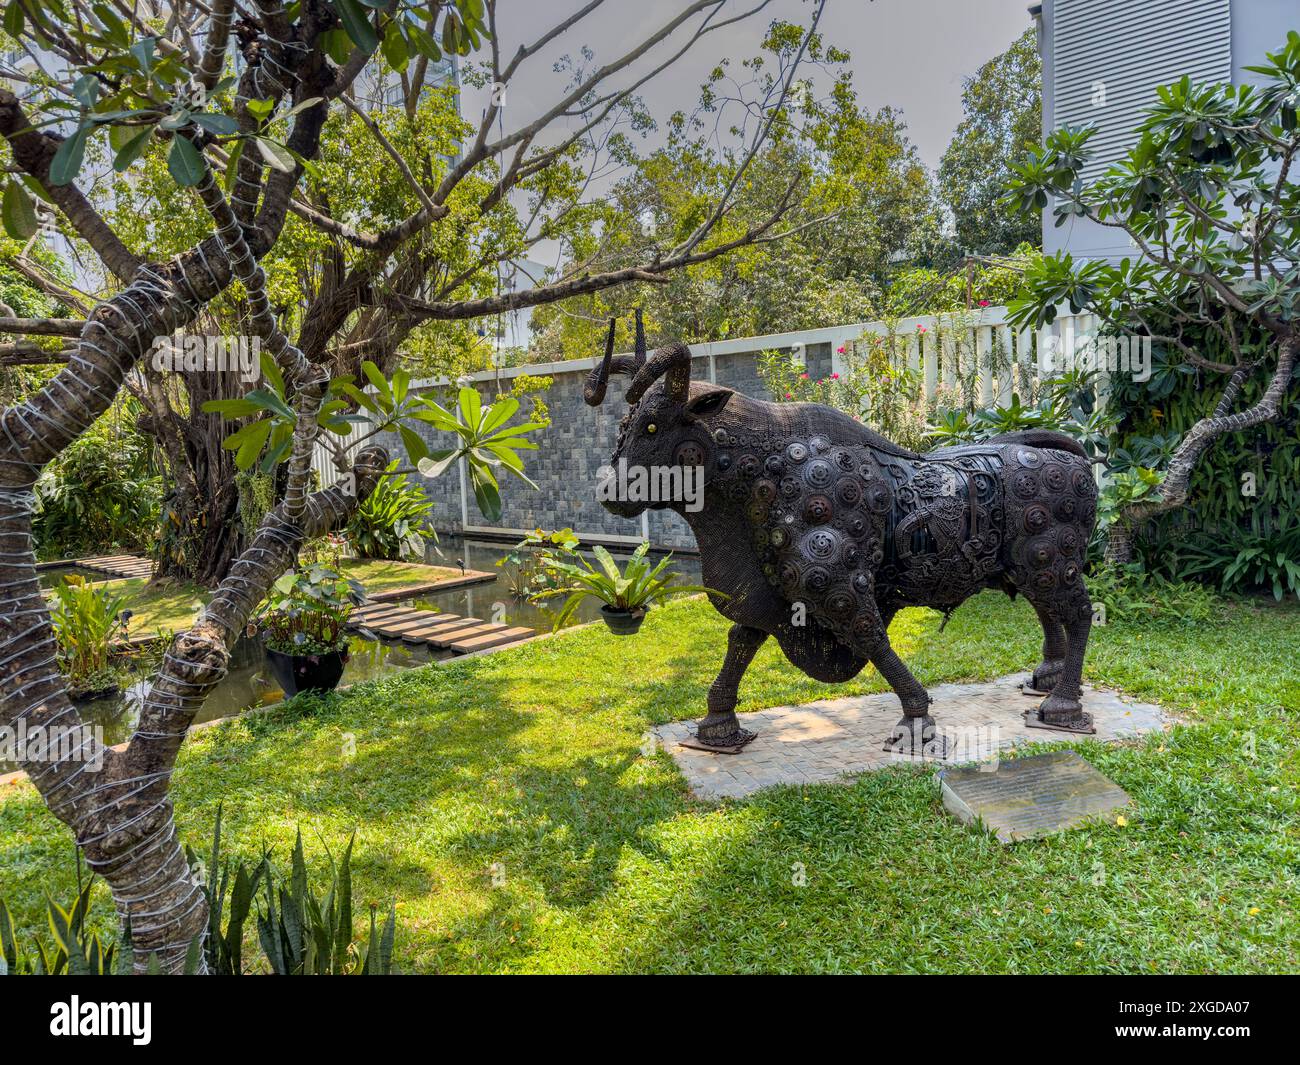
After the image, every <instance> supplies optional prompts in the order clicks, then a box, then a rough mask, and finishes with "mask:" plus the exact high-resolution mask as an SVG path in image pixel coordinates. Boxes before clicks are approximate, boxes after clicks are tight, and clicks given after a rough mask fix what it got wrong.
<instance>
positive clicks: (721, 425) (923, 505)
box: [584, 320, 1097, 752]
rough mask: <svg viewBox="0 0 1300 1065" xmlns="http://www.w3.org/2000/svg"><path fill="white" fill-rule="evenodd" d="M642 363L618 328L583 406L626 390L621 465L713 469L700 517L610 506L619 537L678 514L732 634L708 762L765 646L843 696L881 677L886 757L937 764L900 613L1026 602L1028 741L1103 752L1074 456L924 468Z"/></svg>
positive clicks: (860, 429)
mask: <svg viewBox="0 0 1300 1065" xmlns="http://www.w3.org/2000/svg"><path fill="white" fill-rule="evenodd" d="M637 325H638V340H637V351H636V354H635V355H630V356H629V355H620V356H618V357H617V358H614V357H613V345H614V337H613V326H612V323H611V331H610V335H609V339H608V341H607V344H606V350H605V356H604V359H603V361H602V362H601V363H600V364H598V365H597V366H596V367H595V368H594V369H593V370H592V371H591V375H590V377H589V379H588V381H587V385H586V389H585V392H584V398H585V399H586V401H587V403H589V404H591V405H593V406H594V405H597V404H599V403H601V402H602V401H603V400H604V398H605V391H606V387H607V385H608V382H609V377H610V374H612V373H621V374H628V375H631V376H632V382H631V384H630V385H629V386H628V389H627V395H626V398H627V402H628V403H629V405H630V406H629V409H628V412H627V415H626V417H624V419H623V421H622V424H621V425H620V427H619V434H618V443H617V448H616V450H615V453H614V456H613V458H612V460H611V461H612V463H613V464H615V465H618V463H619V460H625V461H626V463H627V466H628V467H629V468H631V467H634V466H641V467H645V468H664V467H670V468H671V467H690V466H696V467H702V468H703V471H704V473H703V480H704V506H703V508H702V509H698V510H695V509H694V508H692V509H689V510H688V509H686V508H683V507H682V506H681V505H680V504H674V503H673V502H671V501H661V502H646V501H644V500H637V501H635V502H634V501H630V500H626V499H618V498H615V499H611V500H609V501H607V502H605V506H606V507H607V508H608V509H609V510H611V511H612V512H613V513H615V514H619V515H622V516H624V517H633V516H635V515H638V514H639V513H640V512H641V511H642V510H643V509H645V508H646V507H647V506H652V507H660V508H662V507H667V508H669V509H674V510H676V511H677V512H678V513H680V514H681V515H682V517H683V518H684V519H685V520H686V521H687V523H688V524H689V525H690V527H691V530H692V531H693V532H694V534H695V538H696V541H697V543H698V545H699V550H700V556H701V560H702V567H703V578H704V583H705V584H706V585H708V586H709V587H710V588H714V589H717V590H718V591H720V592H723V593H725V594H726V597H725V598H724V597H723V596H712V597H711V600H712V603H713V606H714V607H715V609H717V610H718V612H719V613H721V614H722V615H723V616H724V617H726V618H728V619H729V620H730V621H731V622H732V626H731V631H730V633H729V635H728V638H727V654H726V660H725V661H724V663H723V665H722V670H721V672H719V674H718V677H717V679H716V680H715V681H714V682H713V685H712V687H711V688H710V689H709V696H708V714H707V716H705V717H704V718H703V719H702V720H701V721H700V722H699V725H698V733H697V738H698V740H699V741H700V742H701V743H702V744H706V745H709V746H713V747H718V748H729V749H732V750H735V749H738V748H739V747H741V746H743V745H744V744H745V743H747V742H748V741H749V740H751V739H752V738H753V734H752V733H751V732H749V731H748V730H746V729H743V728H741V727H740V723H739V721H738V720H737V717H736V713H735V707H736V698H737V691H738V689H739V685H740V680H741V677H742V676H743V675H744V672H745V670H746V668H747V667H748V666H749V663H750V662H751V661H752V660H753V657H754V654H755V653H756V652H757V651H758V649H759V647H760V646H761V645H762V643H763V641H764V640H766V639H767V638H768V637H769V636H771V637H774V638H775V639H776V641H777V642H778V643H779V644H780V646H781V650H782V651H783V652H784V653H785V655H786V657H787V658H788V659H789V660H790V661H791V662H792V663H793V664H794V665H795V666H797V667H798V668H799V669H800V670H802V671H803V672H804V673H806V674H808V675H809V676H811V677H813V678H815V679H817V680H820V681H826V682H842V681H846V680H849V679H851V678H852V677H854V676H855V675H856V674H857V673H858V672H859V671H861V670H862V668H863V667H864V666H865V665H866V664H867V663H868V662H870V663H872V664H873V665H875V666H876V668H877V669H878V670H879V671H880V673H881V675H882V676H884V678H885V680H886V681H888V682H889V684H890V686H891V687H892V688H893V689H894V691H895V692H896V693H897V694H898V697H899V699H900V700H901V701H902V704H903V717H902V720H900V721H899V723H898V725H897V726H896V727H895V730H894V733H893V737H892V739H891V740H890V743H889V746H888V748H887V749H893V750H905V751H908V752H934V751H935V750H936V745H938V747H939V749H940V750H943V749H945V748H944V747H943V745H942V737H937V734H936V730H935V723H934V719H933V718H932V717H931V716H930V713H929V704H930V698H929V696H928V695H927V694H926V691H925V688H924V687H922V685H921V684H920V683H919V682H918V681H917V679H916V678H915V677H914V676H912V674H911V672H910V671H909V670H908V668H907V666H906V665H904V664H903V662H902V661H901V660H900V659H899V657H898V655H897V654H896V653H895V652H894V650H893V648H891V647H890V644H889V635H888V627H889V622H890V620H891V619H892V618H893V616H894V614H895V613H896V612H897V611H898V610H899V608H901V607H904V606H928V607H934V608H937V609H940V610H944V611H951V610H952V609H954V608H955V607H957V606H958V605H959V604H960V603H962V602H963V601H964V600H966V599H967V598H968V597H970V596H971V595H973V594H975V593H976V592H979V591H980V590H982V589H984V588H1000V589H1002V590H1003V591H1005V592H1007V593H1008V594H1010V595H1012V596H1014V595H1015V594H1016V593H1017V592H1019V593H1020V594H1021V595H1023V596H1025V598H1026V599H1028V600H1029V602H1030V603H1032V604H1033V607H1034V610H1035V611H1036V612H1037V614H1038V619H1039V621H1040V622H1041V624H1042V626H1043V633H1044V639H1043V660H1042V661H1041V662H1040V663H1039V664H1038V666H1037V668H1036V669H1035V670H1034V674H1033V680H1032V682H1031V688H1030V689H1027V690H1029V691H1030V692H1031V694H1044V695H1046V698H1045V699H1043V701H1042V702H1041V704H1040V705H1039V707H1038V709H1037V711H1036V712H1034V713H1031V714H1030V715H1029V716H1030V721H1029V723H1030V724H1037V725H1040V726H1042V727H1047V728H1057V729H1064V730H1068V731H1076V732H1091V731H1092V721H1091V717H1090V715H1088V714H1086V713H1084V712H1083V709H1082V706H1081V705H1080V701H1079V695H1080V678H1081V674H1082V671H1083V658H1084V651H1085V649H1086V647H1087V643H1088V630H1089V628H1090V626H1091V624H1092V604H1091V602H1090V601H1089V598H1088V592H1087V589H1086V588H1085V587H1084V582H1083V575H1082V567H1083V560H1084V552H1085V550H1086V548H1087V544H1088V540H1089V538H1090V535H1091V533H1092V529H1093V524H1094V522H1095V519H1096V511H1097V492H1096V485H1095V482H1094V480H1093V476H1092V472H1091V468H1090V466H1089V463H1088V461H1087V459H1086V457H1085V454H1084V452H1083V451H1082V449H1081V448H1080V447H1079V446H1078V444H1077V443H1075V442H1074V441H1073V440H1071V439H1070V438H1069V437H1068V436H1065V435H1063V434H1060V433H1054V432H1048V431H1029V432H1022V433H1011V434H1006V435H1004V436H1000V437H996V438H994V439H992V440H989V441H987V442H985V443H981V444H972V445H969V446H959V447H949V448H944V449H942V450H939V451H933V452H930V453H928V454H925V455H919V454H916V453H915V452H912V451H908V450H907V449H905V448H901V447H899V446H898V445H896V444H893V443H891V442H890V441H889V440H887V439H885V438H884V437H882V436H880V435H879V434H878V433H875V432H872V431H871V430H870V429H868V428H866V427H865V426H864V425H862V424H861V423H859V422H857V421H855V420H854V419H853V418H851V417H849V416H848V415H846V414H843V413H841V412H839V411H837V410H834V409H832V408H830V407H825V406H821V405H819V404H812V403H784V404H779V403H767V402H764V401H762V400H757V399H752V398H750V397H748V396H744V395H741V394H739V393H737V392H734V391H732V390H730V389H727V388H722V387H718V386H716V385H712V384H707V383H701V382H695V381H692V380H691V353H690V350H689V349H688V348H687V347H686V345H684V344H671V345H669V346H667V347H664V348H660V349H659V350H658V351H656V352H655V353H654V354H653V355H652V356H651V357H650V358H649V359H648V360H647V358H646V354H645V343H644V337H643V334H642V331H641V328H640V321H639V320H638V323H637Z"/></svg>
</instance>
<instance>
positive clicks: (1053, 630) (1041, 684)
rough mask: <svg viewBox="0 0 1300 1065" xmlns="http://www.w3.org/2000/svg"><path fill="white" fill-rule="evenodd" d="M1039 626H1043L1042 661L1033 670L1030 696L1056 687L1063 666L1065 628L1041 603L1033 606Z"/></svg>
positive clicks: (1065, 645) (1065, 644)
mask: <svg viewBox="0 0 1300 1065" xmlns="http://www.w3.org/2000/svg"><path fill="white" fill-rule="evenodd" d="M1034 612H1035V613H1036V614H1037V615H1038V621H1039V624H1041V625H1042V626H1043V660H1042V661H1041V662H1039V663H1038V666H1037V668H1036V669H1035V670H1034V676H1033V679H1032V680H1030V682H1029V687H1030V688H1032V689H1033V691H1032V692H1031V693H1030V694H1035V695H1042V694H1045V693H1047V692H1050V691H1051V690H1052V689H1053V688H1055V687H1056V682H1057V680H1058V679H1060V676H1061V670H1062V668H1063V667H1064V666H1065V652H1066V647H1067V643H1066V639H1065V628H1064V626H1062V624H1061V623H1060V621H1058V620H1057V618H1056V616H1055V615H1054V614H1052V613H1051V612H1050V611H1049V610H1048V609H1047V607H1046V606H1044V605H1043V604H1041V603H1035V604H1034Z"/></svg>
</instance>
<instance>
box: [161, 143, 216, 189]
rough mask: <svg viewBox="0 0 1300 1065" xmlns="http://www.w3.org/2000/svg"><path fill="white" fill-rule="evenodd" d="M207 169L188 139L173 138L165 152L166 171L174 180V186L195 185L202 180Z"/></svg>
mask: <svg viewBox="0 0 1300 1065" xmlns="http://www.w3.org/2000/svg"><path fill="white" fill-rule="evenodd" d="M206 169H207V167H206V165H205V164H204V162H203V156H202V155H200V154H199V150H198V149H197V148H196V147H194V143H193V141H191V140H190V139H189V138H188V137H173V138H172V146H171V149H170V150H169V151H168V152H167V170H168V172H169V173H170V174H171V176H172V177H174V178H175V179H176V184H178V185H182V186H184V187H186V188H189V187H191V186H194V185H197V184H198V183H199V182H200V181H202V180H203V174H204V171H205V170H206Z"/></svg>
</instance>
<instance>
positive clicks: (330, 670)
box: [266, 647, 348, 698]
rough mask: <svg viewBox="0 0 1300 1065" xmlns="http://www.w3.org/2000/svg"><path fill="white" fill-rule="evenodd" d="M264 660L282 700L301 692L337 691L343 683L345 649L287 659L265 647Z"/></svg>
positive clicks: (293, 656)
mask: <svg viewBox="0 0 1300 1065" xmlns="http://www.w3.org/2000/svg"><path fill="white" fill-rule="evenodd" d="M266 660H267V662H269V663H270V665H271V673H272V674H273V675H274V676H275V680H276V683H278V684H279V685H280V687H281V688H282V689H283V691H284V694H285V698H292V697H293V696H295V695H297V694H299V693H300V692H332V691H333V690H334V689H335V688H337V687H338V686H339V681H340V680H342V679H343V667H344V666H345V665H346V664H347V661H348V649H347V648H346V647H344V648H341V649H340V650H338V651H326V652H325V653H324V654H318V655H287V654H285V653H284V652H283V651H274V650H272V649H271V648H269V647H268V648H266Z"/></svg>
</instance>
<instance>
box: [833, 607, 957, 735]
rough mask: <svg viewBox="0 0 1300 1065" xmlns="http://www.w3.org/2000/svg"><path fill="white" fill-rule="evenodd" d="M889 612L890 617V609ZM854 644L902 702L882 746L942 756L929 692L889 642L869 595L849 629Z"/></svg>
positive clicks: (884, 620)
mask: <svg viewBox="0 0 1300 1065" xmlns="http://www.w3.org/2000/svg"><path fill="white" fill-rule="evenodd" d="M888 616H889V617H890V618H892V617H893V616H894V615H893V611H892V610H891V611H889V613H888ZM849 638H850V640H851V642H852V644H853V648H854V650H855V651H857V652H858V653H860V654H862V655H864V656H866V657H867V658H869V659H870V660H871V664H872V665H873V666H875V667H876V669H878V670H879V671H880V675H881V676H882V677H884V678H885V681H886V683H887V684H888V685H889V686H890V687H891V688H893V689H894V693H895V694H896V695H897V696H898V699H899V701H900V702H901V703H902V704H903V716H902V717H901V718H900V719H899V721H898V724H896V725H895V726H894V731H893V732H892V733H891V735H890V738H889V740H888V741H887V742H886V744H885V750H887V751H895V752H897V753H900V754H909V755H918V756H919V755H930V756H937V757H943V755H944V750H945V744H944V743H943V739H942V737H940V736H938V734H937V731H936V728H935V723H934V718H933V717H931V716H930V696H929V694H927V692H926V690H925V688H924V686H923V685H922V684H921V682H920V681H919V680H917V679H916V678H915V677H914V676H912V671H911V670H910V669H908V668H907V666H906V665H904V664H903V660H902V659H901V658H899V657H898V654H897V653H896V652H895V651H894V649H893V647H891V646H890V644H889V628H888V622H887V621H886V619H885V618H883V617H881V616H880V610H879V608H878V607H877V605H876V603H875V600H874V599H872V598H868V599H867V600H866V601H865V602H864V603H863V606H862V607H861V608H860V610H859V612H858V616H857V619H856V620H855V621H854V623H853V626H852V628H851V629H850V631H849Z"/></svg>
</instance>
